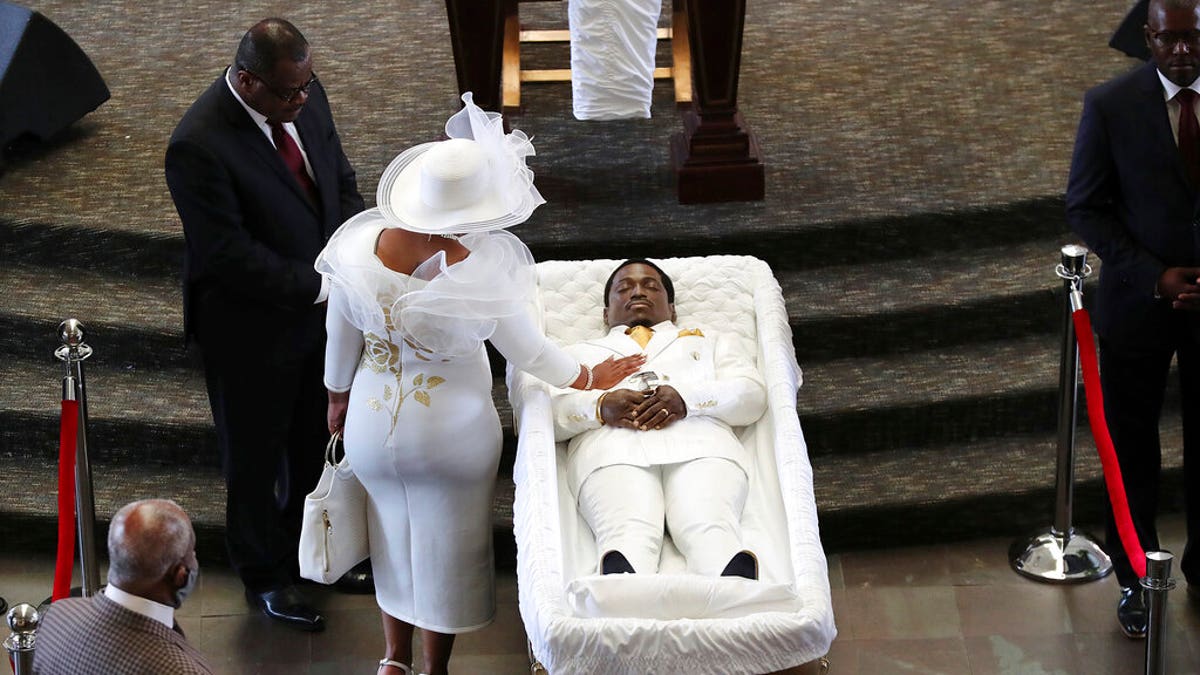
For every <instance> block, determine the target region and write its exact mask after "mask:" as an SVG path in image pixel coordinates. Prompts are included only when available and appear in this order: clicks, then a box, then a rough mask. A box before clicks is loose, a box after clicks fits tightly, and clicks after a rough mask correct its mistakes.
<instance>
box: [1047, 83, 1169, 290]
mask: <svg viewBox="0 0 1200 675" xmlns="http://www.w3.org/2000/svg"><path fill="white" fill-rule="evenodd" d="M1109 124H1110V122H1109V120H1108V119H1107V118H1106V115H1105V110H1104V106H1103V105H1102V102H1101V101H1100V100H1098V98H1097V96H1096V93H1095V92H1089V93H1088V95H1087V96H1085V97H1084V101H1083V114H1082V116H1081V118H1080V120H1079V130H1078V132H1077V134H1076V137H1075V151H1074V154H1073V156H1072V158H1071V173H1070V177H1069V178H1068V180H1067V222H1068V223H1069V224H1070V226H1071V229H1072V230H1073V231H1074V232H1075V233H1076V234H1078V235H1079V236H1080V237H1082V238H1083V240H1084V242H1085V243H1087V245H1088V248H1090V249H1091V250H1093V251H1095V252H1096V254H1097V255H1099V256H1100V259H1101V260H1103V261H1104V267H1105V269H1106V270H1108V272H1107V273H1110V274H1111V273H1116V274H1117V275H1118V276H1119V278H1120V279H1121V280H1122V281H1124V283H1126V284H1128V285H1130V286H1131V287H1133V288H1134V289H1136V290H1138V291H1139V292H1143V293H1145V294H1146V295H1148V296H1149V295H1153V294H1154V291H1155V287H1156V286H1157V284H1158V279H1159V277H1160V276H1162V272H1163V270H1164V269H1165V268H1166V265H1164V264H1163V262H1162V261H1161V260H1159V259H1158V257H1157V256H1155V255H1154V254H1153V253H1151V252H1150V251H1148V250H1147V249H1146V248H1145V247H1144V246H1142V245H1141V244H1140V243H1138V241H1137V240H1136V239H1134V238H1133V237H1132V236H1131V235H1130V232H1129V230H1128V229H1127V228H1126V227H1125V225H1124V223H1123V222H1122V216H1123V214H1122V213H1121V212H1120V211H1121V209H1122V208H1127V209H1128V208H1129V204H1128V200H1126V199H1125V198H1124V196H1123V195H1122V194H1121V181H1120V178H1119V172H1118V166H1117V160H1116V156H1115V153H1114V148H1113V146H1112V138H1113V137H1112V133H1111V131H1110V129H1109V127H1108V125H1109ZM1142 151H1144V149H1142ZM1121 169H1122V170H1125V171H1138V170H1139V169H1140V168H1139V167H1131V166H1123V167H1121ZM1124 215H1128V214H1124Z"/></svg>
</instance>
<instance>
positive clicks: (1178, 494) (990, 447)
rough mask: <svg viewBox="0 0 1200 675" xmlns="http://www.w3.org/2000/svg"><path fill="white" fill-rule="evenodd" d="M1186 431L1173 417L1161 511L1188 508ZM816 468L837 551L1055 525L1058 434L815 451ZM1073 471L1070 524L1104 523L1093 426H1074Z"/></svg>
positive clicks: (827, 529) (821, 505) (827, 535)
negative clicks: (845, 452) (884, 448)
mask: <svg viewBox="0 0 1200 675" xmlns="http://www.w3.org/2000/svg"><path fill="white" fill-rule="evenodd" d="M1181 433H1182V432H1181V425H1180V423H1179V418H1178V415H1168V416H1166V419H1165V420H1164V424H1163V426H1162V434H1163V437H1162V438H1163V460H1162V461H1163V486H1162V496H1161V502H1160V503H1161V505H1162V508H1163V510H1164V511H1178V510H1181V509H1182V507H1183V499H1184V487H1183V451H1182V441H1181V438H1182V436H1181ZM812 464H813V488H814V492H815V494H816V501H817V509H818V512H819V516H820V524H821V540H822V541H823V542H824V543H825V546H826V547H827V548H831V549H833V550H845V549H847V548H863V547H875V546H904V545H915V544H919V543H933V542H938V541H942V542H944V541H948V540H953V539H967V538H973V537H979V536H986V535H1013V536H1016V535H1022V534H1024V533H1026V532H1031V531H1033V530H1036V529H1038V528H1043V527H1048V526H1049V525H1051V524H1053V521H1054V508H1055V481H1056V465H1057V435H1056V434H1055V433H1041V434H1020V435H1016V436H1010V437H1005V438H988V439H983V440H978V441H973V442H963V443H952V444H946V445H941V446H913V447H910V448H894V449H890V450H888V451H886V452H873V453H862V454H854V455H836V456H818V457H813V458H812ZM1074 471H1075V481H1074V486H1075V490H1074V492H1075V499H1074V515H1073V518H1072V521H1073V524H1079V523H1099V522H1103V518H1104V512H1103V509H1104V502H1103V498H1102V494H1103V491H1104V486H1103V478H1102V475H1101V471H1100V460H1099V458H1098V456H1097V454H1096V450H1095V444H1094V443H1093V441H1092V437H1091V433H1090V431H1089V430H1088V428H1087V426H1086V425H1082V426H1080V427H1079V428H1078V429H1077V431H1076V443H1075V463H1074ZM1094 534H1096V535H1097V536H1103V534H1104V533H1103V531H1097V532H1095V533H1094Z"/></svg>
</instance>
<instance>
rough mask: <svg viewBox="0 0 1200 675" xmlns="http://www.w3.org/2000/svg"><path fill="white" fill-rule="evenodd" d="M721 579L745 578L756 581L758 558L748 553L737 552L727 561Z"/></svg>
mask: <svg viewBox="0 0 1200 675" xmlns="http://www.w3.org/2000/svg"><path fill="white" fill-rule="evenodd" d="M721 576H723V577H745V578H746V579H753V580H757V579H758V558H756V557H754V554H753V553H751V552H750V551H739V552H738V553H737V554H735V555H734V556H733V557H732V558H730V559H729V564H728V565H726V566H725V569H724V570H722V571H721Z"/></svg>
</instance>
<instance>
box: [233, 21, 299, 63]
mask: <svg viewBox="0 0 1200 675" xmlns="http://www.w3.org/2000/svg"><path fill="white" fill-rule="evenodd" d="M307 58H308V40H305V39H304V36H303V35H301V34H300V31H299V29H297V28H296V27H295V26H293V25H292V23H291V22H290V21H288V20H287V19H277V18H272V19H263V20H262V21H259V22H258V23H256V24H254V25H253V26H251V27H250V30H248V31H246V34H245V35H243V36H242V41H241V42H239V43H238V49H237V55H236V56H235V57H234V63H236V64H237V65H238V66H239V67H241V68H245V69H247V70H249V71H251V72H255V73H259V74H262V75H267V74H270V73H271V72H273V71H274V70H275V66H276V65H277V64H279V63H280V62H281V61H285V60H286V61H290V62H292V63H300V62H301V61H304V60H305V59H307Z"/></svg>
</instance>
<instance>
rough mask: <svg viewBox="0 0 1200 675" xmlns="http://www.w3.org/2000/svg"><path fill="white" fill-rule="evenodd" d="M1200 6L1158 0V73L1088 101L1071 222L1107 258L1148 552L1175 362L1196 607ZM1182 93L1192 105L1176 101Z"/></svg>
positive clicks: (1116, 364)
mask: <svg viewBox="0 0 1200 675" xmlns="http://www.w3.org/2000/svg"><path fill="white" fill-rule="evenodd" d="M1198 2H1200V0H1152V1H1151V3H1150V7H1149V14H1148V18H1147V23H1146V27H1145V30H1144V33H1145V40H1146V45H1147V47H1149V49H1150V52H1151V54H1152V59H1151V61H1150V62H1149V63H1148V64H1146V65H1144V66H1140V67H1138V68H1137V69H1135V70H1133V71H1132V72H1130V73H1128V74H1125V75H1122V76H1120V77H1117V78H1115V79H1113V80H1111V81H1109V82H1107V83H1105V84H1103V85H1100V86H1099V87H1096V88H1095V89H1093V90H1091V91H1089V92H1088V93H1087V95H1086V96H1085V97H1084V102H1083V115H1082V118H1081V119H1080V122H1079V132H1078V136H1077V137H1076V140H1075V153H1074V156H1073V158H1072V161H1071V175H1070V179H1069V181H1068V184H1067V220H1068V222H1069V223H1070V225H1071V228H1072V229H1073V230H1074V231H1075V232H1076V233H1077V234H1079V236H1081V237H1082V238H1083V239H1084V241H1085V242H1087V245H1088V246H1089V247H1090V248H1091V249H1092V250H1094V251H1096V253H1097V254H1098V255H1099V256H1100V259H1101V260H1102V261H1103V263H1104V265H1103V267H1102V268H1101V271H1100V288H1099V291H1098V293H1097V298H1096V321H1095V325H1096V330H1097V332H1098V333H1099V335H1100V378H1101V384H1102V387H1103V390H1104V403H1105V407H1104V410H1105V416H1106V417H1107V419H1108V426H1109V430H1110V431H1111V433H1112V439H1113V444H1114V445H1115V446H1116V450H1117V457H1118V459H1119V461H1120V466H1121V474H1122V477H1123V478H1124V482H1125V491H1126V494H1127V495H1128V498H1129V507H1130V511H1131V512H1132V515H1133V522H1134V526H1135V528H1136V530H1137V533H1138V537H1139V539H1140V541H1141V544H1142V547H1143V548H1144V549H1145V550H1147V551H1150V550H1155V549H1157V548H1158V533H1157V531H1156V529H1155V525H1154V517H1155V512H1156V511H1157V508H1158V492H1159V471H1160V465H1161V456H1162V452H1161V449H1160V445H1159V436H1158V422H1159V416H1160V414H1161V411H1162V403H1163V396H1164V390H1165V388H1166V382H1167V373H1168V371H1169V369H1170V365H1171V359H1172V357H1173V356H1174V357H1176V358H1177V359H1178V364H1179V379H1180V383H1181V387H1180V391H1181V398H1182V409H1183V410H1182V414H1183V453H1184V483H1185V490H1186V491H1187V493H1188V494H1187V514H1186V516H1187V533H1188V541H1187V546H1186V548H1185V549H1184V553H1183V558H1182V560H1181V564H1180V569H1181V570H1182V571H1183V574H1184V576H1185V577H1186V578H1187V581H1188V595H1189V596H1190V597H1192V598H1193V599H1197V598H1200V138H1198V136H1200V122H1198V121H1197V117H1196V115H1197V108H1200V103H1197V101H1196V100H1195V94H1194V93H1192V92H1194V91H1200V82H1198V81H1197V80H1198V78H1200V9H1198V7H1197V4H1198ZM1180 92H1182V93H1180ZM1108 520H1109V522H1108V528H1107V529H1108V533H1107V548H1108V551H1109V553H1110V555H1112V558H1113V564H1114V567H1115V570H1116V573H1117V580H1118V581H1119V582H1120V585H1121V598H1120V600H1119V602H1118V605H1117V619H1118V621H1119V623H1120V626H1121V629H1122V630H1123V631H1124V632H1125V634H1126V635H1128V636H1130V637H1144V636H1145V633H1146V611H1145V604H1144V598H1143V594H1142V589H1141V587H1140V586H1139V584H1138V580H1137V577H1136V575H1135V574H1134V572H1133V569H1132V567H1131V566H1130V563H1129V560H1128V558H1127V557H1126V556H1125V553H1124V550H1123V549H1122V547H1121V543H1120V538H1119V536H1118V534H1117V531H1116V528H1115V526H1114V525H1113V522H1112V516H1111V509H1110V515H1109V518H1108Z"/></svg>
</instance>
